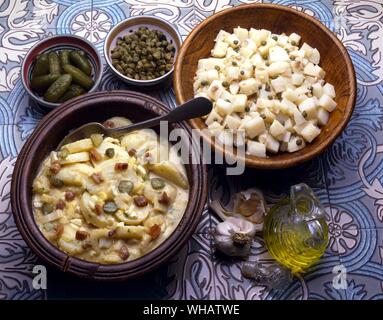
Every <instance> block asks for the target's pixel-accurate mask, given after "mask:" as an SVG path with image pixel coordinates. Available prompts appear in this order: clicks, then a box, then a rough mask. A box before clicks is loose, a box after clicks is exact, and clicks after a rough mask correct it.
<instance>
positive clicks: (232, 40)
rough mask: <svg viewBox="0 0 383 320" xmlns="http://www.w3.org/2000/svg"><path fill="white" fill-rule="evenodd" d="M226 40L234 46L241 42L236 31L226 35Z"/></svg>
mask: <svg viewBox="0 0 383 320" xmlns="http://www.w3.org/2000/svg"><path fill="white" fill-rule="evenodd" d="M226 42H227V43H228V44H229V45H230V46H232V47H233V48H235V47H237V46H238V45H240V44H241V40H240V39H239V38H238V37H237V35H236V34H235V32H234V33H232V34H230V35H229V36H227V37H226Z"/></svg>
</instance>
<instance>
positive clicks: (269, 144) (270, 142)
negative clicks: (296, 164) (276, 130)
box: [266, 134, 279, 153]
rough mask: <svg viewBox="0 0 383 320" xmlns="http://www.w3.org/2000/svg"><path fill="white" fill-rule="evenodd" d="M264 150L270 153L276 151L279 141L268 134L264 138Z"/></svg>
mask: <svg viewBox="0 0 383 320" xmlns="http://www.w3.org/2000/svg"><path fill="white" fill-rule="evenodd" d="M266 150H267V151H270V152H272V153H278V151H279V141H278V140H276V139H275V138H273V137H272V136H271V135H270V134H269V135H268V136H267V139H266Z"/></svg>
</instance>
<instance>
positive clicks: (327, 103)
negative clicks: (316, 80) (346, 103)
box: [318, 94, 337, 112]
mask: <svg viewBox="0 0 383 320" xmlns="http://www.w3.org/2000/svg"><path fill="white" fill-rule="evenodd" d="M318 104H319V106H321V107H322V108H323V109H325V110H327V111H328V112H332V111H334V109H335V108H336V105H337V104H336V102H335V101H334V100H333V99H331V97H330V96H328V95H327V94H323V95H322V96H321V98H320V99H319V101H318Z"/></svg>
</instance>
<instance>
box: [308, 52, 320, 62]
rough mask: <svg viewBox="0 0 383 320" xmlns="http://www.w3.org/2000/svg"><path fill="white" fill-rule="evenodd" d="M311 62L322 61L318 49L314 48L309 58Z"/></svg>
mask: <svg viewBox="0 0 383 320" xmlns="http://www.w3.org/2000/svg"><path fill="white" fill-rule="evenodd" d="M308 59H309V61H310V62H312V63H314V64H319V62H320V53H319V51H318V49H313V50H312V52H311V56H310V57H309V58H308Z"/></svg>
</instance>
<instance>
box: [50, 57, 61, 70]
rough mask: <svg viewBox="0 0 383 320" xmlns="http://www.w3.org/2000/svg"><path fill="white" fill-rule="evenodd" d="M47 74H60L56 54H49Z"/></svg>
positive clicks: (58, 60)
mask: <svg viewBox="0 0 383 320" xmlns="http://www.w3.org/2000/svg"><path fill="white" fill-rule="evenodd" d="M48 58H49V73H50V74H61V66H60V59H59V56H58V55H57V53H56V52H49V56H48Z"/></svg>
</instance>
